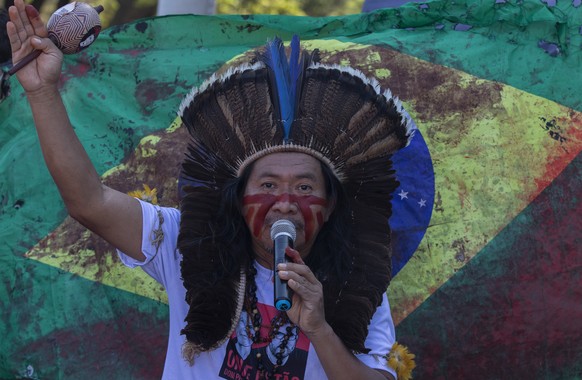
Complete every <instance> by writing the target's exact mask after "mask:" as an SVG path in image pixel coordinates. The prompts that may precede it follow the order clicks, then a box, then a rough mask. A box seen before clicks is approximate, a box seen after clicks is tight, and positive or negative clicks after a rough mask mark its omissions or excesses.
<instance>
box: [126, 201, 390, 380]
mask: <svg viewBox="0 0 582 380" xmlns="http://www.w3.org/2000/svg"><path fill="white" fill-rule="evenodd" d="M140 203H141V205H142V213H143V236H142V251H143V253H144V255H145V256H146V260H145V261H144V262H139V261H136V260H134V259H132V258H131V257H129V256H126V255H125V254H123V253H122V252H119V251H118V253H119V256H120V258H121V260H122V261H123V263H124V264H125V265H127V266H129V267H131V268H133V267H136V266H140V267H141V268H142V269H143V270H144V271H145V272H146V273H148V274H149V275H150V276H152V277H153V278H154V279H155V280H156V281H158V282H159V283H160V284H162V285H163V286H164V288H165V289H166V292H167V293H168V301H169V309H170V332H169V342H168V351H167V355H166V363H165V366H164V374H163V377H162V378H163V379H167V380H181V379H184V380H186V379H203V380H207V379H230V380H234V379H253V380H254V379H255V374H256V364H257V363H256V360H257V359H256V357H257V355H256V354H257V353H261V357H262V358H263V359H262V360H263V365H265V366H266V367H267V368H269V366H270V365H271V364H270V362H271V358H272V357H273V356H272V354H271V352H272V350H273V349H274V350H279V349H280V348H279V347H280V345H279V344H276V345H274V346H273V345H270V344H267V343H264V344H262V345H261V344H258V345H255V344H253V345H250V340H249V338H248V337H246V336H245V334H244V333H243V332H244V326H245V325H244V323H246V321H247V315H246V313H245V312H244V311H243V313H242V315H241V320H240V321H239V324H238V325H237V329H235V332H234V333H233V335H232V337H231V338H230V339H229V340H227V341H226V342H225V343H224V344H223V345H222V346H220V347H219V348H217V349H216V350H214V351H211V352H206V353H202V354H200V355H199V356H197V357H196V358H195V359H194V365H193V366H190V365H189V364H188V362H186V361H185V360H184V359H183V358H182V352H181V349H182V345H183V343H184V342H185V336H184V335H180V331H181V330H182V329H183V328H184V327H185V322H184V319H185V317H186V314H187V312H188V305H187V304H186V301H185V295H186V290H185V289H184V286H183V284H182V280H181V274H180V261H181V259H182V257H181V255H180V253H179V252H178V249H177V247H176V245H177V237H178V230H179V225H180V212H179V211H178V210H177V209H174V208H165V207H158V206H154V205H151V204H149V203H145V202H141V201H140ZM158 211H159V212H161V215H162V217H163V223H162V225H161V227H162V231H163V236H161V235H160V233H159V227H160V219H159V216H158ZM160 240H161V241H160ZM156 242H160V243H159V246H156ZM255 267H256V268H257V276H256V282H257V299H258V308H259V310H260V312H261V315H262V320H263V321H264V322H263V324H264V325H265V324H266V325H269V322H268V321H270V320H271V318H273V317H274V316H275V314H276V313H277V311H276V309H275V308H274V307H273V282H272V278H271V276H272V275H273V272H272V271H271V270H269V269H267V268H264V267H262V266H261V265H259V264H258V263H256V262H255ZM265 321H267V322H265ZM283 327H285V326H283ZM237 331H238V332H239V334H237ZM279 331H280V332H279V333H277V334H275V339H274V340H273V342H275V341H276V340H277V339H276V338H277V336H282V335H284V334H283V333H282V332H281V331H282V330H279ZM283 331H284V330H283ZM262 332H263V334H262V336H266V335H267V333H268V329H267V327H265V330H264V331H262ZM237 336H238V338H237ZM394 341H395V334H394V322H393V321H392V316H391V314H390V307H389V304H388V298H387V297H386V295H384V299H383V302H382V305H380V307H378V309H377V310H376V313H375V314H374V316H373V318H372V321H371V323H370V326H369V332H368V337H367V338H366V342H365V346H366V347H367V348H370V349H371V351H370V353H368V354H359V355H357V357H358V359H360V360H361V361H362V362H363V363H365V364H366V365H368V366H369V367H371V368H378V369H383V370H386V371H388V372H390V373H392V374H393V376H394V377H395V378H396V374H395V372H394V370H392V368H390V367H389V366H388V365H387V363H386V360H385V359H384V358H382V357H381V355H386V354H387V353H388V352H389V351H390V349H391V348H392V345H393V344H394ZM279 342H280V341H279ZM284 355H285V359H284V364H282V366H281V367H280V368H279V371H278V373H281V374H285V375H286V378H288V379H293V380H300V379H306V380H309V379H313V380H325V379H327V376H326V375H325V372H324V371H323V368H322V366H321V364H320V362H319V359H318V357H317V353H316V352H315V350H314V349H313V346H312V345H311V344H310V342H309V340H308V339H307V337H306V336H305V335H304V334H303V333H301V332H299V334H296V335H293V336H292V338H291V339H289V343H288V344H287V346H286V348H285V350H284ZM275 378H276V377H275ZM281 378H283V377H281Z"/></svg>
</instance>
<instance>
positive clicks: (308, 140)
mask: <svg viewBox="0 0 582 380" xmlns="http://www.w3.org/2000/svg"><path fill="white" fill-rule="evenodd" d="M290 45H291V47H290V54H289V57H287V55H286V51H285V48H284V46H283V43H282V41H281V40H280V39H278V38H277V39H275V40H273V41H271V42H269V43H268V44H267V46H266V48H265V49H264V50H261V51H259V52H258V53H257V55H256V57H255V59H254V60H253V61H252V62H250V63H246V64H242V65H240V66H236V67H231V68H229V69H228V70H227V71H226V72H224V73H223V74H221V75H218V74H215V75H213V76H212V77H211V78H210V79H208V80H207V81H206V82H204V83H203V84H202V85H201V86H200V87H199V88H197V89H194V90H193V91H192V92H191V93H190V94H189V95H188V96H187V97H186V98H185V99H184V101H183V102H182V104H181V106H180V116H181V118H182V121H183V123H184V125H185V126H186V127H187V128H188V130H189V132H190V134H191V136H192V142H191V144H190V146H189V149H188V152H187V157H186V160H185V162H184V164H183V170H182V174H181V179H180V182H181V183H194V184H195V186H185V187H184V189H183V190H184V191H183V194H184V197H183V199H182V206H181V207H182V222H181V223H182V224H181V228H180V236H179V239H178V246H179V249H180V251H181V253H182V255H183V261H182V276H183V280H184V286H185V287H186V291H187V295H186V301H187V302H188V304H189V305H190V312H189V313H188V316H187V318H186V323H187V325H186V328H185V329H184V330H183V333H184V334H185V335H186V337H187V340H188V342H187V349H186V350H185V352H187V353H188V354H187V356H188V358H189V359H191V358H192V355H194V354H195V353H197V352H201V351H207V350H211V349H214V348H216V347H218V346H219V345H220V344H222V343H223V342H224V341H225V340H226V339H228V337H229V336H230V334H231V333H232V330H233V328H234V325H235V324H236V322H237V321H238V318H239V317H240V312H241V302H242V301H241V300H242V298H244V297H241V291H243V292H244V287H245V284H244V282H245V278H244V275H243V274H244V271H245V269H244V265H242V264H243V261H242V259H241V261H239V262H237V263H235V264H234V265H233V264H232V263H229V262H227V260H226V259H225V258H224V257H223V256H222V255H221V254H220V252H219V249H218V248H216V244H215V241H214V239H213V238H208V239H206V240H204V237H210V236H214V235H213V234H214V233H215V231H214V228H215V226H213V225H211V224H209V222H208V221H209V220H212V219H213V216H214V214H215V212H216V208H217V207H218V204H220V202H221V196H222V191H223V190H224V187H225V186H226V184H227V183H228V182H229V181H230V180H232V179H234V178H237V177H239V176H240V175H241V174H242V173H243V172H244V171H245V169H246V168H247V167H249V165H251V164H252V163H253V162H254V161H256V160H257V159H259V158H261V157H264V156H265V155H268V154H271V153H274V152H288V151H290V152H302V153H306V154H309V155H311V156H313V157H315V158H317V159H319V160H320V161H321V162H322V163H324V164H325V165H327V166H328V167H329V169H331V171H332V172H333V174H334V175H335V176H336V177H337V179H338V180H339V181H340V182H341V184H342V186H343V187H344V190H345V193H346V194H347V197H348V199H349V203H350V205H349V206H350V209H351V212H352V220H353V226H350V228H353V230H354V236H355V242H354V244H353V249H352V252H351V255H352V257H351V261H352V263H351V268H350V274H349V278H348V281H347V282H349V283H351V284H356V285H354V286H347V287H345V286H344V288H342V289H340V292H339V293H341V295H342V296H341V299H340V298H338V299H337V300H336V299H335V298H334V300H332V301H329V300H326V316H328V317H327V318H328V322H329V323H330V325H331V326H332V327H334V330H335V331H336V333H338V335H339V336H340V338H342V340H343V341H344V343H345V344H346V346H347V347H348V348H349V349H351V350H353V351H356V352H365V351H366V348H365V347H364V340H365V337H366V335H367V326H368V324H369V322H370V319H371V317H372V315H373V312H374V311H375V309H376V307H377V306H378V305H379V304H380V302H381V299H382V295H383V293H384V292H385V291H386V289H387V287H388V284H389V282H390V273H391V266H390V259H391V251H390V229H389V227H388V222H387V220H388V218H389V217H390V214H391V206H390V199H391V194H392V192H393V191H394V190H395V189H396V187H397V185H398V183H397V181H396V179H395V177H394V171H393V170H392V169H391V161H390V157H391V155H392V154H393V153H394V152H396V151H397V150H399V149H400V148H403V147H404V146H406V145H407V144H408V141H409V139H410V137H411V136H412V133H413V127H412V123H411V122H410V121H409V118H408V117H407V114H406V113H405V111H404V110H403V108H402V106H401V104H400V102H399V101H398V99H396V98H394V97H393V96H392V94H391V93H390V91H387V90H382V89H381V88H380V85H379V83H378V82H377V81H376V80H375V79H374V78H368V77H366V76H365V75H364V74H363V73H362V72H360V71H358V70H356V69H354V68H351V67H343V66H339V65H324V64H321V63H319V62H318V53H317V51H314V52H307V51H304V50H301V48H300V44H299V39H298V38H297V37H294V38H293V40H292V41H291V44H290ZM201 242H202V243H201ZM204 242H207V243H208V244H206V243H204ZM241 267H242V269H241ZM224 268H227V269H224ZM216 273H222V274H216ZM324 288H325V287H324ZM241 289H242V290H241ZM335 290H337V289H335ZM325 296H326V294H325V289H324V297H325ZM330 302H335V303H336V304H340V306H342V307H341V308H339V307H338V308H337V310H342V309H343V310H349V313H342V312H336V313H333V314H334V315H333V316H332V315H331V313H330V314H328V312H327V308H328V306H329V303H330ZM330 307H331V306H330ZM348 314H349V315H348ZM342 331H350V333H349V334H348V335H342Z"/></svg>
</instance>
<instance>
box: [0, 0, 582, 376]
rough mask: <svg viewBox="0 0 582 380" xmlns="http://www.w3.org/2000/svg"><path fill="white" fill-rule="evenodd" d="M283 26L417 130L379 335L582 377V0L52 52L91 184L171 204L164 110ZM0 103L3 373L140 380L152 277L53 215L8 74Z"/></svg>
mask: <svg viewBox="0 0 582 380" xmlns="http://www.w3.org/2000/svg"><path fill="white" fill-rule="evenodd" d="M293 34H298V35H299V36H300V38H301V40H302V42H303V43H304V45H305V46H306V47H307V48H318V49H320V53H321V57H322V61H324V62H335V63H340V64H341V63H344V64H349V65H352V66H355V67H357V68H359V69H360V70H362V71H363V72H364V73H366V74H368V75H373V76H375V77H377V78H378V80H379V81H380V83H381V84H382V86H383V87H385V88H389V89H390V90H391V91H392V93H393V94H394V95H396V96H397V97H398V98H399V99H400V100H401V101H402V103H403V104H404V106H405V108H406V110H407V112H408V113H409V114H410V116H411V118H412V119H413V120H414V122H415V124H416V126H417V128H418V133H417V134H416V136H415V138H414V140H413V142H412V144H411V145H410V146H409V147H407V148H405V149H404V150H402V151H401V152H399V153H398V154H397V155H396V156H395V157H394V161H395V166H396V168H397V170H398V177H399V180H400V182H401V185H400V187H399V188H398V189H397V191H396V193H395V194H394V198H393V206H394V215H393V216H392V218H391V220H390V223H391V225H392V228H393V231H394V238H393V246H394V257H393V267H394V278H393V281H392V283H391V285H390V287H389V288H388V289H387V292H388V296H389V298H390V301H391V306H392V313H393V316H394V319H395V323H396V333H397V339H398V341H399V342H400V343H402V344H404V345H405V346H407V347H408V349H409V350H410V351H411V352H412V353H414V354H415V355H416V365H417V367H416V369H415V370H414V372H413V377H414V378H415V379H582V248H581V247H582V203H581V197H582V186H581V182H582V156H581V155H580V151H581V150H582V113H581V112H582V7H581V2H580V0H558V1H557V2H556V1H555V0H554V1H550V0H547V1H546V0H543V1H540V0H487V1H482V0H456V1H445V0H435V1H431V2H422V3H410V4H406V5H404V6H401V7H399V8H394V9H383V10H377V11H374V12H371V13H366V14H359V15H351V16H343V17H327V18H308V17H292V16H195V15H181V16H166V17H159V18H152V19H144V20H138V21H135V22H133V23H130V24H125V25H121V26H116V27H112V28H109V29H107V30H105V31H103V32H102V33H101V35H100V36H99V38H98V40H97V41H96V42H95V43H94V44H93V45H92V46H91V47H90V48H89V49H87V50H85V51H83V52H81V53H80V54H77V55H73V56H67V57H66V59H65V63H64V69H63V74H62V76H61V79H60V83H59V86H60V90H61V93H62V95H63V98H64V101H65V104H66V106H67V109H68V111H69V114H70V117H71V121H72V123H73V125H74V127H75V130H76V132H77V134H78V135H79V137H80V139H81V141H82V143H83V145H84V146H85V148H86V150H87V151H88V153H89V155H90V157H91V159H92V161H93V163H94V164H95V166H96V168H97V170H98V172H99V173H100V174H101V176H102V179H103V182H104V183H106V184H108V185H109V186H112V187H114V188H116V189H119V190H121V191H124V192H127V193H132V194H137V195H138V196H140V197H142V198H144V199H148V200H150V201H152V202H157V203H158V204H161V205H166V206H176V205H177V204H178V194H177V182H176V181H177V176H178V172H179V170H180V162H181V160H182V158H183V156H182V154H183V152H184V150H185V144H186V141H187V133H186V132H185V131H184V128H182V127H181V126H180V123H179V121H178V120H177V119H176V110H177V109H178V106H179V104H180V102H181V99H182V97H183V96H184V95H185V94H186V93H188V92H189V90H190V89H191V88H192V87H194V86H196V85H199V84H200V83H201V82H202V81H203V80H205V79H207V78H208V77H209V76H210V75H211V74H212V73H213V72H214V71H215V70H218V69H220V68H221V67H223V66H224V65H225V64H226V63H228V62H229V61H230V60H231V59H233V58H234V59H236V57H240V56H242V55H244V54H248V52H249V51H250V50H251V49H253V48H255V47H258V46H261V45H263V44H265V42H266V41H267V40H268V39H270V38H273V37H274V36H279V37H281V38H282V39H283V40H285V41H289V40H290V39H291V36H292V35H293ZM10 86H11V94H10V96H9V97H8V98H7V99H6V100H4V101H3V102H2V103H0V378H1V379H83V378H85V379H108V380H110V379H158V378H160V377H161V373H162V367H163V363H164V359H165V352H166V343H167V334H168V322H167V320H168V308H167V300H166V298H165V295H164V292H163V289H161V288H160V286H159V285H158V284H156V283H155V282H153V281H152V280H150V279H149V278H148V277H147V276H146V275H144V274H143V273H142V272H141V271H140V270H130V269H127V268H125V267H124V266H122V265H121V264H120V263H119V261H118V259H117V257H116V254H115V252H114V250H113V248H112V247H111V246H109V245H107V244H106V243H105V242H103V241H102V240H101V239H100V238H99V237H97V236H95V235H93V234H91V233H90V232H88V231H87V230H85V229H84V228H83V227H81V226H80V225H79V224H78V223H77V222H75V221H74V220H72V219H71V218H70V217H68V215H67V212H66V210H65V208H64V206H63V203H62V201H61V200H60V197H59V194H58V192H57V189H56V187H55V185H54V184H53V182H52V179H51V177H50V175H49V173H48V171H47V169H46V167H45V165H44V162H43V159H42V155H41V152H40V147H39V144H38V141H37V137H36V132H35V130H34V125H33V121H32V116H31V112H30V109H29V107H28V104H27V102H26V98H25V96H24V94H23V91H22V89H21V87H20V85H19V84H18V82H17V80H16V78H14V77H13V78H11V79H10Z"/></svg>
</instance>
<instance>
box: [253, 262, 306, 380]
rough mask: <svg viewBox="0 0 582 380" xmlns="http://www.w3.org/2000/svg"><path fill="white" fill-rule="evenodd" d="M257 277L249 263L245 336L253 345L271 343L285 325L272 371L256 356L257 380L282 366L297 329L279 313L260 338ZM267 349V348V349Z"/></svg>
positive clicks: (275, 371) (260, 320)
mask: <svg viewBox="0 0 582 380" xmlns="http://www.w3.org/2000/svg"><path fill="white" fill-rule="evenodd" d="M256 275H257V269H256V268H255V266H254V265H253V263H252V262H251V263H250V265H249V270H248V271H247V289H246V293H247V294H246V295H247V296H246V298H245V309H246V312H247V314H248V316H249V321H250V322H249V323H247V325H246V327H245V331H246V333H247V336H248V337H249V338H250V339H251V340H252V341H253V343H255V344H256V343H271V342H272V341H273V340H274V339H276V338H277V335H278V334H281V332H280V330H281V328H282V327H283V326H285V325H287V327H286V328H285V333H284V334H283V336H282V338H281V343H280V344H279V346H278V347H277V349H276V352H275V353H274V357H275V358H276V363H274V366H273V371H272V372H269V371H268V370H267V369H266V367H265V364H264V360H265V358H263V355H262V354H261V353H260V352H259V353H257V354H256V358H257V370H258V372H259V379H270V378H272V377H273V374H276V373H277V371H278V369H279V367H281V365H282V364H283V361H284V359H285V350H286V348H287V345H288V343H289V340H291V339H297V334H298V331H299V328H298V327H297V326H296V325H295V324H293V323H292V322H291V321H290V320H289V318H288V317H287V314H286V313H284V312H279V313H278V314H277V315H275V317H273V319H271V327H270V329H269V332H268V334H267V336H261V324H262V322H263V320H262V316H261V313H260V312H259V309H258V307H257V303H258V299H257V284H256V282H255V277H256ZM267 349H268V348H267Z"/></svg>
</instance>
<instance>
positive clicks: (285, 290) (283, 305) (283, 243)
mask: <svg viewBox="0 0 582 380" xmlns="http://www.w3.org/2000/svg"><path fill="white" fill-rule="evenodd" d="M296 236H297V233H296V232H295V225H293V223H292V222H290V221H288V220H286V219H280V220H277V221H276V222H275V223H273V225H272V226H271V239H273V247H274V249H273V251H274V252H273V253H274V254H273V257H274V262H275V266H274V267H273V268H274V269H275V308H276V309H277V310H280V311H286V310H289V309H290V308H291V295H292V291H291V290H290V289H289V287H288V286H287V281H282V280H281V279H280V278H279V270H277V265H278V264H280V263H286V262H287V258H286V256H285V248H287V247H291V248H293V242H294V241H295V238H296Z"/></svg>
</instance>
